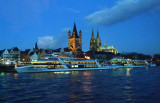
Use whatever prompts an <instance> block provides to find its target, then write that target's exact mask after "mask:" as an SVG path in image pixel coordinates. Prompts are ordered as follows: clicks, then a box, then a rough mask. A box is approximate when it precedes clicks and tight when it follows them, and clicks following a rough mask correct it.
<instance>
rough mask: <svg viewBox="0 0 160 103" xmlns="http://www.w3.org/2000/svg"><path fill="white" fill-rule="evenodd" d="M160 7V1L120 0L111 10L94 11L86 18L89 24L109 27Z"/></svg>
mask: <svg viewBox="0 0 160 103" xmlns="http://www.w3.org/2000/svg"><path fill="white" fill-rule="evenodd" d="M158 6H160V0H120V1H118V2H117V3H116V5H114V6H112V7H111V8H105V9H103V10H100V11H96V12H94V13H92V14H90V15H88V16H87V17H86V20H87V21H88V22H89V23H90V24H99V25H105V26H110V25H113V24H116V23H119V22H122V21H126V20H128V19H130V18H132V17H134V16H137V15H139V14H142V13H144V12H146V11H149V10H151V9H153V8H155V7H158Z"/></svg>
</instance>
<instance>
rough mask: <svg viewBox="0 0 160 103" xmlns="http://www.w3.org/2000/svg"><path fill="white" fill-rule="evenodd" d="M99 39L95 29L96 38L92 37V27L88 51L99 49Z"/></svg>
mask: <svg viewBox="0 0 160 103" xmlns="http://www.w3.org/2000/svg"><path fill="white" fill-rule="evenodd" d="M100 46H101V40H100V38H99V30H97V38H96V39H95V37H94V31H93V29H92V37H91V40H90V51H100Z"/></svg>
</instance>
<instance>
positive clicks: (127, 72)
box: [126, 68, 133, 76]
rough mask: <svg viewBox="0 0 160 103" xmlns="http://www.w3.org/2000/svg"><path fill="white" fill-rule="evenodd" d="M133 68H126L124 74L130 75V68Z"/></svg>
mask: <svg viewBox="0 0 160 103" xmlns="http://www.w3.org/2000/svg"><path fill="white" fill-rule="evenodd" d="M132 69H133V68H126V76H131V74H130V70H132Z"/></svg>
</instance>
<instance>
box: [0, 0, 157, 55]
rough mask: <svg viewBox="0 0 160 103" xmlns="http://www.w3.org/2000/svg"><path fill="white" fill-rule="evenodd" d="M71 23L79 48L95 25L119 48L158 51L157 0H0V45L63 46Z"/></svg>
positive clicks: (84, 46) (86, 41)
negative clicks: (79, 42) (80, 32)
mask: <svg viewBox="0 0 160 103" xmlns="http://www.w3.org/2000/svg"><path fill="white" fill-rule="evenodd" d="M74 22H75V23H76V26H77V30H78V31H79V30H81V31H82V49H83V51H88V50H89V45H90V44H89V43H90V39H91V34H92V28H93V29H94V34H95V36H96V34H97V29H98V30H99V34H100V39H101V41H102V45H104V41H105V39H106V40H107V45H113V46H114V47H115V48H116V49H117V50H118V51H119V52H120V53H121V52H123V51H124V52H138V53H144V54H151V55H153V54H156V53H160V43H159V42H160V0H0V50H2V49H6V48H7V49H10V48H12V47H15V46H17V47H18V48H19V49H20V50H24V49H27V48H33V46H34V45H35V42H38V46H39V47H40V48H53V49H56V48H60V47H67V46H68V30H71V31H72V29H73V24H74Z"/></svg>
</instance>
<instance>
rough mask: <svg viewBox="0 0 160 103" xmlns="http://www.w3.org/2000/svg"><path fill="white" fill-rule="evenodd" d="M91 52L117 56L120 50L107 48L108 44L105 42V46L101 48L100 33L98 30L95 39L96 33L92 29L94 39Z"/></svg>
mask: <svg viewBox="0 0 160 103" xmlns="http://www.w3.org/2000/svg"><path fill="white" fill-rule="evenodd" d="M90 51H96V52H110V53H114V54H117V53H118V50H117V49H115V48H114V47H113V46H107V42H106V40H105V43H104V46H101V40H100V37H99V31H98V30H97V38H96V39H95V38H94V31H93V29H92V37H91V40H90Z"/></svg>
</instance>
